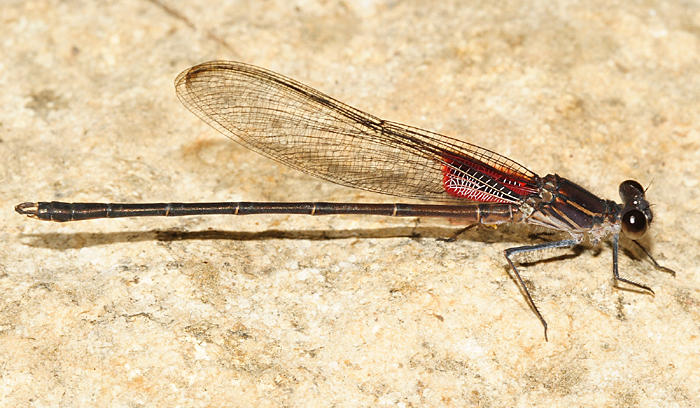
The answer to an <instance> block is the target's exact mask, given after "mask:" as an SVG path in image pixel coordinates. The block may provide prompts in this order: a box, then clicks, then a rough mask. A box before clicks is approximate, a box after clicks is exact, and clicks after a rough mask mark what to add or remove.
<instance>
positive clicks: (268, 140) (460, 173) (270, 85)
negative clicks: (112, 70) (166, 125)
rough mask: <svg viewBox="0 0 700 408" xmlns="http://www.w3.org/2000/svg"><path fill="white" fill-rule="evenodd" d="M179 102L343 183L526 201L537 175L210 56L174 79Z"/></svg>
mask: <svg viewBox="0 0 700 408" xmlns="http://www.w3.org/2000/svg"><path fill="white" fill-rule="evenodd" d="M175 88H176V91H177V95H178V98H180V101H181V102H182V103H183V104H184V105H185V106H186V107H187V109H189V110H190V111H192V112H193V113H194V114H195V115H197V116H198V117H199V118H201V119H202V120H204V121H205V122H207V123H208V124H209V125H211V126H212V127H214V128H215V129H216V130H218V131H219V132H221V133H223V134H224V135H226V136H227V137H229V138H230V139H232V140H234V141H236V142H238V143H240V144H242V145H244V146H246V147H247V148H249V149H251V150H254V151H256V152H258V153H260V154H262V155H265V156H267V157H269V158H271V159H273V160H276V161H278V162H280V163H284V164H285V165H287V166H289V167H292V168H295V169H298V170H301V171H303V172H305V173H309V174H312V175H314V176H316V177H319V178H321V179H324V180H328V181H331V182H333V183H336V184H341V185H344V186H349V187H355V188H359V189H363V190H369V191H374V192H378V193H383V194H390V195H395V196H401V197H408V198H414V199H419V200H431V201H461V202H464V201H484V202H510V203H517V202H520V201H521V200H522V199H523V197H524V196H526V195H528V194H530V193H532V192H534V191H536V189H537V184H536V183H537V180H538V179H539V178H538V176H537V175H536V174H534V173H533V172H531V171H529V170H528V169H526V168H525V167H523V166H521V165H520V164H518V163H516V162H514V161H512V160H510V159H508V158H506V157H504V156H501V155H499V154H497V153H494V152H492V151H490V150H487V149H484V148H481V147H478V146H475V145H472V144H469V143H464V142H461V141H458V140H456V139H452V138H449V137H446V136H442V135H439V134H437V133H432V132H429V131H426V130H422V129H417V128H413V127H410V126H405V125H401V124H398V123H394V122H389V121H385V120H382V119H379V118H377V117H375V116H372V115H370V114H367V113H364V112H362V111H360V110H358V109H355V108H353V107H351V106H348V105H346V104H344V103H342V102H339V101H337V100H335V99H333V98H331V97H329V96H327V95H324V94H323V93H321V92H319V91H317V90H315V89H313V88H310V87H308V86H306V85H304V84H301V83H299V82H297V81H295V80H293V79H290V78H287V77H284V76H282V75H279V74H276V73H274V72H271V71H268V70H265V69H262V68H258V67H255V66H252V65H247V64H243V63H239V62H228V61H212V62H206V63H203V64H200V65H196V66H194V67H192V68H190V69H187V70H185V71H183V72H182V73H181V74H180V75H178V76H177V78H176V79H175Z"/></svg>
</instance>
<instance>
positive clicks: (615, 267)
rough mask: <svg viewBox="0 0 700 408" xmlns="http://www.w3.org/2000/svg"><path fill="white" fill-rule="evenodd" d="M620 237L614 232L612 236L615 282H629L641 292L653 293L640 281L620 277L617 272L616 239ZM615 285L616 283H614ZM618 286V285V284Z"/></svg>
mask: <svg viewBox="0 0 700 408" xmlns="http://www.w3.org/2000/svg"><path fill="white" fill-rule="evenodd" d="M619 238H620V234H615V236H614V237H613V277H614V278H615V281H616V283H617V282H625V283H627V284H630V285H632V286H635V287H637V288H638V289H641V290H642V291H643V292H648V293H650V294H651V295H654V291H653V290H651V288H650V287H648V286H645V285H642V284H640V283H637V282H634V281H631V280H629V279H625V278H621V277H620V274H619V273H618V272H617V250H618V240H619ZM615 286H617V285H615ZM618 287H619V286H618ZM620 289H623V288H620Z"/></svg>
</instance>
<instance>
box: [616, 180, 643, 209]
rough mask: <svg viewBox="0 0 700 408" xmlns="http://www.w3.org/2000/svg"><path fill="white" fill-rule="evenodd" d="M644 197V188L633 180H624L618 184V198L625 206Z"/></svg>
mask: <svg viewBox="0 0 700 408" xmlns="http://www.w3.org/2000/svg"><path fill="white" fill-rule="evenodd" d="M640 197H644V187H642V185H641V184H639V183H638V182H636V181H634V180H626V181H623V182H622V184H620V198H622V202H623V203H625V204H627V203H629V202H631V201H633V200H634V199H636V198H640Z"/></svg>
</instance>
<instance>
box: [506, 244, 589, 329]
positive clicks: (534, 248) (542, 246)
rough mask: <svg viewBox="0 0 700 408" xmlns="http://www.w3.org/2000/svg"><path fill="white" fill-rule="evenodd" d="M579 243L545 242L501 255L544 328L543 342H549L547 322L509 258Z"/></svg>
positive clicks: (516, 248)
mask: <svg viewBox="0 0 700 408" xmlns="http://www.w3.org/2000/svg"><path fill="white" fill-rule="evenodd" d="M579 243H580V240H576V239H565V240H562V241H555V242H545V243H544V244H537V245H527V246H520V247H515V248H508V249H506V250H505V251H503V253H504V254H505V256H506V259H507V260H508V263H509V264H510V267H511V268H512V269H513V272H514V273H515V277H516V278H517V279H518V283H519V284H520V287H521V288H523V291H525V299H526V300H527V302H528V304H529V305H530V307H531V308H532V311H534V312H535V315H537V318H538V319H540V323H542V326H543V327H544V339H545V341H549V339H547V322H546V321H545V320H544V317H542V314H541V313H540V311H539V310H538V309H537V306H536V305H535V301H534V300H532V296H530V292H529V291H528V290H527V287H526V286H525V282H523V280H522V278H521V277H520V273H519V272H518V269H517V268H516V267H515V264H514V263H513V261H512V260H511V259H510V256H511V255H517V254H522V253H525V252H533V251H539V250H542V249H549V248H568V247H572V246H574V245H577V244H579Z"/></svg>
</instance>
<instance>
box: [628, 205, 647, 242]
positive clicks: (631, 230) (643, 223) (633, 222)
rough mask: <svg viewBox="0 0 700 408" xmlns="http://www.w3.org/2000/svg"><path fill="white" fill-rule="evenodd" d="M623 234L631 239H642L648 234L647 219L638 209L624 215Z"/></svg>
mask: <svg viewBox="0 0 700 408" xmlns="http://www.w3.org/2000/svg"><path fill="white" fill-rule="evenodd" d="M622 232H623V233H624V234H625V235H626V236H627V237H629V238H631V239H639V238H641V237H642V236H643V235H644V233H645V232H647V217H646V216H645V215H644V213H643V212H641V211H639V210H636V209H632V210H629V211H625V212H624V213H623V214H622Z"/></svg>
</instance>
